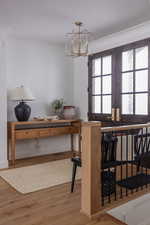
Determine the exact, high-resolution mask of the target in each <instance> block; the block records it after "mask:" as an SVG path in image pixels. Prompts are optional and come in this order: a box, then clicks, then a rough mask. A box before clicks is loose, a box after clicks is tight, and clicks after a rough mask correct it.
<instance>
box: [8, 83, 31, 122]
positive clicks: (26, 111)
mask: <svg viewBox="0 0 150 225" xmlns="http://www.w3.org/2000/svg"><path fill="white" fill-rule="evenodd" d="M10 100H12V101H19V104H18V105H17V106H16V107H15V115H16V118H17V120H18V121H28V119H29V117H30V115H31V107H30V106H29V105H27V104H26V102H27V101H33V100H35V98H34V97H33V96H32V93H31V91H30V90H29V89H28V88H25V87H24V86H21V87H16V88H15V89H13V90H11V91H10Z"/></svg>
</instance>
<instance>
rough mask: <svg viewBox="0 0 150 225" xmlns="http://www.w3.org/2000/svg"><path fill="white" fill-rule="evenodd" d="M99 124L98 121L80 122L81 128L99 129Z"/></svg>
mask: <svg viewBox="0 0 150 225" xmlns="http://www.w3.org/2000/svg"><path fill="white" fill-rule="evenodd" d="M101 124H102V123H101V122H99V121H87V122H82V127H101Z"/></svg>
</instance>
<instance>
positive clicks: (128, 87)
mask: <svg viewBox="0 0 150 225" xmlns="http://www.w3.org/2000/svg"><path fill="white" fill-rule="evenodd" d="M122 92H124V93H125V92H133V73H123V74H122Z"/></svg>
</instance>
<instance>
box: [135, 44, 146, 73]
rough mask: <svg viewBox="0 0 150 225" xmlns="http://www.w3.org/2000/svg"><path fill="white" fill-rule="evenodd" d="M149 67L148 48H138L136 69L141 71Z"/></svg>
mask: <svg viewBox="0 0 150 225" xmlns="http://www.w3.org/2000/svg"><path fill="white" fill-rule="evenodd" d="M146 67H148V47H147V46H145V47H142V48H137V49H136V50H135V68H136V69H141V68H146Z"/></svg>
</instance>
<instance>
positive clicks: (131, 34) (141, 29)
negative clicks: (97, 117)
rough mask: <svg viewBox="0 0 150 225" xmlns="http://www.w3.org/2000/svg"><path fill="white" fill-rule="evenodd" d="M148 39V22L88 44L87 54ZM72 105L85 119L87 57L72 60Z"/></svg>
mask: <svg viewBox="0 0 150 225" xmlns="http://www.w3.org/2000/svg"><path fill="white" fill-rule="evenodd" d="M148 37H150V22H147V23H144V24H141V25H138V26H136V27H132V28H130V29H126V30H124V31H121V32H118V33H115V34H112V35H109V36H106V37H103V38H101V39H98V40H96V41H93V42H92V43H91V44H90V46H89V47H90V50H89V53H90V54H93V53H96V52H101V51H104V50H106V49H111V48H114V47H117V46H121V45H124V44H127V43H130V42H134V41H138V40H142V39H145V38H148ZM73 84H74V104H75V105H76V106H79V107H80V113H81V117H82V118H83V119H87V112H88V95H87V87H88V68H87V57H85V58H76V59H74V76H73Z"/></svg>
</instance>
